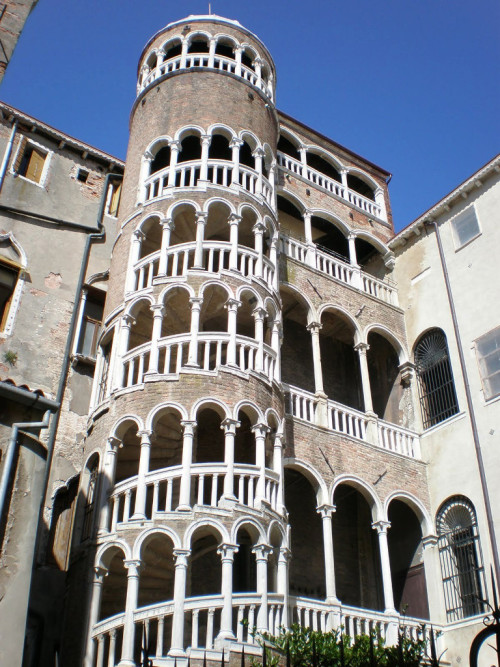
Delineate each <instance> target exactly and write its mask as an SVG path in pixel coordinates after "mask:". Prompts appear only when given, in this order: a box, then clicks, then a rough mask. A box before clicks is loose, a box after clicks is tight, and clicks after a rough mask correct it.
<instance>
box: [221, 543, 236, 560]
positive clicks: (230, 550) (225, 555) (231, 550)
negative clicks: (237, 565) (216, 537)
mask: <svg viewBox="0 0 500 667" xmlns="http://www.w3.org/2000/svg"><path fill="white" fill-rule="evenodd" d="M238 549H239V547H238V545H237V544H224V543H222V544H219V546H218V547H217V553H218V554H219V556H220V557H221V560H222V562H224V561H226V562H227V561H230V562H231V563H232V562H233V559H234V554H235V553H236V552H237V551H238Z"/></svg>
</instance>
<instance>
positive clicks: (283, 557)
mask: <svg viewBox="0 0 500 667" xmlns="http://www.w3.org/2000/svg"><path fill="white" fill-rule="evenodd" d="M291 558H292V552H291V550H290V549H289V548H288V547H280V553H279V556H278V562H281V563H288V562H289V561H290V559H291Z"/></svg>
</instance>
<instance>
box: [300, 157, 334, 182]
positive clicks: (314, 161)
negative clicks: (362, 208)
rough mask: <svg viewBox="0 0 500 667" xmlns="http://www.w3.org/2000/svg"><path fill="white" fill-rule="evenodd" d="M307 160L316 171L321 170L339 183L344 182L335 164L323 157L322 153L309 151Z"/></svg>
mask: <svg viewBox="0 0 500 667" xmlns="http://www.w3.org/2000/svg"><path fill="white" fill-rule="evenodd" d="M306 161H307V165H308V166H309V167H312V168H313V169H315V170H316V171H319V172H320V173H321V174H324V175H325V176H328V178H332V179H333V180H334V181H338V182H339V183H341V182H342V179H341V177H340V174H339V172H338V170H337V169H336V168H335V167H334V166H333V164H331V163H330V162H328V161H327V160H325V158H323V157H321V156H320V155H317V154H316V153H311V152H310V151H307V153H306Z"/></svg>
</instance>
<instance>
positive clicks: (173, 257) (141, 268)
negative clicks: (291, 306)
mask: <svg viewBox="0 0 500 667" xmlns="http://www.w3.org/2000/svg"><path fill="white" fill-rule="evenodd" d="M165 252H166V262H165V272H164V273H162V274H160V273H159V270H160V255H161V252H160V251H159V250H158V251H156V252H154V253H151V254H150V255H148V256H147V257H144V258H143V259H141V260H140V261H138V262H136V264H135V265H134V268H133V271H134V275H135V281H134V288H133V289H134V291H136V290H142V289H146V288H148V287H151V286H152V284H153V280H154V279H155V278H158V277H160V278H163V277H164V278H180V277H185V276H187V274H188V270H189V269H192V268H193V265H194V257H195V253H196V243H180V244H178V245H175V246H172V247H170V248H167V250H166V251H165ZM201 268H202V269H203V270H204V271H207V272H208V273H221V272H222V271H230V270H232V267H231V244H230V243H228V242H224V241H204V242H203V257H202V267H201ZM234 270H235V271H237V272H239V274H240V275H241V276H243V277H244V278H247V279H249V280H252V279H254V278H259V279H261V280H263V281H264V283H265V284H266V285H269V286H271V285H272V286H275V288H276V287H277V285H276V283H275V281H276V272H275V268H274V264H273V263H272V262H271V261H270V260H269V259H268V258H267V257H263V258H262V266H261V265H260V263H259V254H258V253H257V252H256V251H255V250H253V249H251V248H246V247H244V246H238V248H237V253H236V262H235V266H234Z"/></svg>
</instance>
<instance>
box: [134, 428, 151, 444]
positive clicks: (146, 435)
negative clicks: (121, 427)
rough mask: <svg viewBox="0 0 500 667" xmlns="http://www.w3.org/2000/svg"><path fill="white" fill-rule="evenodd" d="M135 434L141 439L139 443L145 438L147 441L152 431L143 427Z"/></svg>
mask: <svg viewBox="0 0 500 667" xmlns="http://www.w3.org/2000/svg"><path fill="white" fill-rule="evenodd" d="M137 435H138V436H139V437H140V439H141V444H142V443H143V441H144V440H146V439H147V440H148V442H149V439H150V438H151V436H152V435H153V432H152V431H149V430H148V429H146V428H145V429H143V430H142V431H137Z"/></svg>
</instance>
